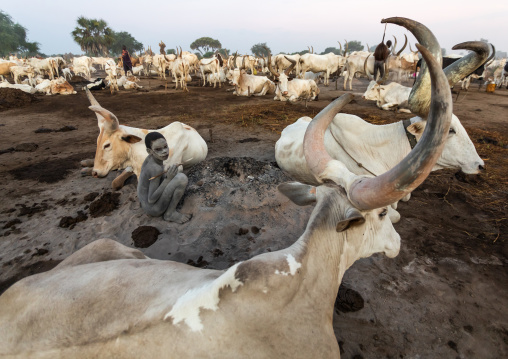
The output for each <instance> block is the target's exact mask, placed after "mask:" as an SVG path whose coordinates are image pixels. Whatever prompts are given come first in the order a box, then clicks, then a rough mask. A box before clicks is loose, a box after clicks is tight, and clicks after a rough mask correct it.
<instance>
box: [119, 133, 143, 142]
mask: <svg viewBox="0 0 508 359" xmlns="http://www.w3.org/2000/svg"><path fill="white" fill-rule="evenodd" d="M122 140H123V141H125V142H127V143H131V144H132V143H138V142H139V141H141V138H140V137H138V136H134V135H126V136H122Z"/></svg>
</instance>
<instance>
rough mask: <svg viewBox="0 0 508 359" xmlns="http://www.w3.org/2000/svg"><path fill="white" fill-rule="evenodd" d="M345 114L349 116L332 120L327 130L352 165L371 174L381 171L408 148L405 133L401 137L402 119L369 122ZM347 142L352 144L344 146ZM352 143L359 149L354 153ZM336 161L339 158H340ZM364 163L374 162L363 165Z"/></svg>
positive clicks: (393, 164)
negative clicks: (394, 121) (386, 122)
mask: <svg viewBox="0 0 508 359" xmlns="http://www.w3.org/2000/svg"><path fill="white" fill-rule="evenodd" d="M339 116H340V114H339ZM348 116H350V117H348V118H345V120H346V121H341V120H340V119H339V120H336V119H334V120H333V122H332V124H330V126H329V128H328V131H329V132H330V134H331V135H332V138H333V139H334V142H335V143H337V145H338V146H339V147H340V148H341V150H342V151H344V153H345V154H346V155H347V156H348V157H349V158H350V159H351V160H352V161H353V162H354V163H355V164H356V166H357V167H359V168H361V169H363V170H365V171H366V172H368V173H370V174H371V175H373V176H378V175H381V174H383V173H384V172H386V171H388V170H389V169H391V168H393V167H394V166H396V165H397V164H398V163H399V162H400V161H401V160H402V159H403V158H404V157H405V156H406V155H407V154H408V153H409V152H410V151H411V147H410V145H409V142H408V141H406V140H405V138H406V136H402V134H403V132H402V131H404V127H403V125H402V121H399V122H396V123H392V124H387V125H372V124H369V123H368V122H366V121H364V120H363V119H361V118H359V117H356V116H352V115H348ZM350 143H352V145H348V144H350ZM355 146H356V147H359V148H360V150H359V151H360V152H358V153H355V151H354V147H355ZM384 148H386V149H384ZM332 152H333V150H332ZM332 152H330V153H332ZM332 157H333V156H332ZM380 158H381V159H382V161H380ZM338 160H339V161H340V158H339V159H338ZM365 163H367V164H370V163H372V164H374V165H367V166H366V165H365ZM380 166H381V168H380ZM376 167H377V168H376ZM353 172H355V171H353ZM355 173H356V172H355Z"/></svg>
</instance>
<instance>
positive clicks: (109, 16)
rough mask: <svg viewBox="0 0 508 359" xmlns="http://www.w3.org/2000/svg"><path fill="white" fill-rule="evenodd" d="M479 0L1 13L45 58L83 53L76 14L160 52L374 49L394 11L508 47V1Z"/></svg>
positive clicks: (34, 5) (444, 33)
mask: <svg viewBox="0 0 508 359" xmlns="http://www.w3.org/2000/svg"><path fill="white" fill-rule="evenodd" d="M420 4H422V5H420ZM479 4H480V3H479V2H478V1H474V2H473V1H470V0H440V1H436V0H426V1H423V2H422V1H408V0H404V1H402V0H385V1H381V0H378V1H372V0H369V1H366V0H354V1H339V0H312V1H309V0H307V1H303V0H291V1H288V0H270V1H267V0H255V1H250V2H247V1H238V0H235V1H231V0H225V1H220V0H215V1H212V0H180V1H171V0H169V1H168V0H150V1H147V2H144V1H139V0H137V1H130V0H123V1H122V2H120V1H97V0H86V1H68V0H65V1H62V0H51V1H39V0H23V1H9V2H7V1H5V2H3V4H1V5H0V10H2V11H3V12H5V13H7V14H9V15H10V16H11V18H12V20H13V21H14V22H17V23H19V24H21V25H22V26H24V27H25V28H26V29H27V30H28V40H29V41H37V42H39V43H40V49H41V52H42V53H44V54H47V55H50V54H59V53H67V52H72V53H74V54H79V53H81V49H80V47H79V46H78V45H77V44H76V43H75V42H74V41H73V40H72V36H71V34H70V33H71V32H72V30H74V28H75V27H76V19H77V18H78V17H79V16H85V17H88V18H100V19H103V20H105V21H106V22H107V23H108V25H109V26H110V27H111V28H112V29H113V30H114V31H117V32H118V31H127V32H129V33H130V34H131V35H132V36H133V37H134V38H135V39H136V40H138V41H139V42H141V43H143V45H145V46H151V47H152V50H153V51H154V52H157V53H158V52H159V46H158V43H159V41H161V40H162V41H164V43H165V44H166V45H167V49H170V48H174V47H175V46H181V47H182V49H183V50H190V44H191V43H192V42H193V41H194V40H196V39H197V38H200V37H203V36H207V37H211V38H214V39H217V40H219V41H220V42H221V43H222V46H223V47H225V48H227V49H230V50H232V51H238V52H239V53H242V54H246V53H250V48H251V47H252V46H253V45H254V44H257V43H263V42H266V43H267V45H268V46H269V47H270V49H271V50H272V52H273V53H279V52H296V51H302V50H305V49H307V46H313V47H314V52H316V53H320V52H322V51H324V49H325V48H327V47H339V45H338V43H337V41H340V42H341V43H342V44H344V39H347V40H348V41H350V40H357V41H361V43H362V44H363V45H365V44H366V43H368V44H369V46H373V45H375V44H378V43H379V42H380V41H381V39H382V37H383V31H384V24H381V23H380V21H381V19H383V18H388V17H394V16H401V17H407V18H410V19H413V20H416V21H418V22H420V23H422V24H424V25H425V26H427V27H428V28H429V29H430V30H431V31H432V32H433V33H434V35H435V36H436V37H437V39H438V41H439V43H440V45H441V47H443V48H445V49H447V53H452V52H453V51H451V48H452V47H453V46H454V45H455V44H458V43H461V42H464V41H471V40H480V39H481V38H484V39H488V40H489V42H491V43H492V44H494V46H496V49H497V50H500V51H508V37H507V36H506V34H507V30H508V25H507V24H506V19H507V18H508V1H505V0H494V1H488V2H487V3H485V5H484V6H480V5H479ZM404 34H407V35H408V39H409V42H410V44H411V45H412V46H413V49H414V43H415V38H414V37H413V36H412V35H411V34H410V33H409V32H408V31H407V30H405V29H404V28H402V27H400V26H398V25H393V24H389V25H388V27H387V29H386V35H387V38H386V39H388V38H391V39H392V41H393V38H392V35H395V36H396V37H397V39H398V46H397V49H399V48H400V46H402V44H403V43H404Z"/></svg>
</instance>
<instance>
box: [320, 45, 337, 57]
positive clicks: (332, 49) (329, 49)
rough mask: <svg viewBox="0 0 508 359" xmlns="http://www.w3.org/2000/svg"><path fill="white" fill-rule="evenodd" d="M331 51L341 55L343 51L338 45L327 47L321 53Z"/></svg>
mask: <svg viewBox="0 0 508 359" xmlns="http://www.w3.org/2000/svg"><path fill="white" fill-rule="evenodd" d="M330 52H333V53H334V54H335V55H340V54H341V51H340V49H338V48H336V47H327V48H326V49H325V51H323V52H322V53H321V54H320V55H326V54H328V53H330Z"/></svg>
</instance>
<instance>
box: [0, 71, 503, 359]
mask: <svg viewBox="0 0 508 359" xmlns="http://www.w3.org/2000/svg"><path fill="white" fill-rule="evenodd" d="M341 80H342V79H340V80H339V90H335V83H333V84H332V85H331V86H330V87H328V88H326V87H324V86H323V85H320V88H321V90H322V93H321V95H320V98H319V101H316V102H312V103H308V104H307V107H306V106H305V104H304V103H299V104H296V105H291V104H284V103H281V102H274V101H273V100H272V97H271V96H265V97H262V98H258V97H253V98H244V97H242V98H240V97H236V96H233V95H232V94H231V92H227V91H226V88H230V87H229V86H226V87H223V88H221V89H219V88H217V89H213V88H210V87H207V88H201V87H199V86H197V82H193V83H191V84H190V86H189V89H190V92H189V93H182V92H180V91H175V90H174V89H173V88H172V87H173V86H172V84H171V83H170V84H169V85H170V86H169V87H170V89H168V90H166V89H165V82H162V81H159V80H157V79H142V81H141V85H143V86H144V89H145V90H148V91H126V90H122V91H121V92H120V93H118V94H116V95H111V94H110V93H109V91H102V92H99V93H95V96H96V98H97V100H98V101H99V103H100V104H101V105H102V106H103V107H105V108H107V109H108V110H110V111H112V112H113V113H115V114H116V115H117V117H118V118H119V120H120V122H121V123H122V124H125V125H129V126H135V127H142V128H154V129H155V128H159V127H163V126H165V125H167V124H168V123H170V122H172V121H175V120H178V121H182V122H184V123H186V124H189V125H191V126H193V127H194V128H196V129H197V130H198V132H199V133H200V134H201V136H202V137H203V138H204V139H205V140H206V142H207V144H208V148H209V152H208V157H207V160H206V161H205V162H202V163H201V164H199V165H197V166H195V167H194V168H192V169H190V170H189V171H188V173H187V174H188V176H189V187H188V190H187V192H186V194H185V197H184V201H183V204H182V205H181V211H182V212H186V213H193V215H194V217H193V219H192V220H191V221H190V222H189V223H187V224H184V225H177V224H171V223H166V222H164V221H163V220H162V219H158V218H155V219H154V218H150V217H147V216H146V215H144V214H143V213H142V211H141V209H140V206H139V203H138V202H137V196H136V193H135V184H130V185H127V186H125V187H124V188H122V189H121V190H119V191H117V192H112V190H111V187H110V184H111V181H112V179H114V178H115V176H116V175H117V173H116V172H113V173H110V175H109V176H108V177H106V178H103V179H94V178H91V177H81V176H80V165H79V161H80V160H83V159H87V158H92V157H93V156H94V152H95V145H96V138H97V135H98V127H97V121H96V117H95V115H94V113H93V112H91V111H90V110H89V109H88V106H89V103H88V101H87V98H86V96H85V94H84V92H82V91H78V94H76V95H72V96H40V95H37V96H25V95H20V96H14V95H12V94H3V93H0V97H1V96H2V95H3V96H4V97H2V99H0V111H1V112H0V174H1V177H2V181H3V183H2V186H1V189H0V195H1V198H2V201H1V202H0V268H1V270H0V293H1V292H2V291H4V290H5V289H7V288H8V287H9V286H10V285H12V284H13V283H14V282H15V281H17V280H19V279H21V278H23V277H25V276H27V275H31V274H35V273H38V272H42V271H46V270H49V269H51V268H53V267H54V266H55V265H56V264H58V263H59V262H60V261H61V260H63V259H64V258H66V257H67V256H69V255H70V254H71V253H73V252H74V251H76V250H78V249H79V248H82V247H83V246H84V245H86V244H87V243H90V242H91V241H93V240H95V239H98V238H104V237H106V238H112V239H115V240H117V241H119V242H121V243H123V244H125V245H129V246H137V247H139V248H140V250H142V251H143V252H144V253H145V254H147V255H148V256H150V257H153V258H160V259H171V260H175V261H179V262H183V263H188V264H190V265H194V266H198V267H206V268H217V269H224V268H227V267H229V266H230V265H231V264H232V263H235V262H237V261H241V260H245V259H247V258H250V257H252V256H254V255H256V254H259V253H264V252H266V251H273V250H278V249H281V248H285V247H287V246H289V245H290V244H291V243H293V242H294V241H295V240H296V239H297V238H298V237H299V235H300V234H301V233H302V232H303V230H304V227H305V225H306V222H307V220H308V217H309V214H310V212H311V210H312V208H308V207H297V206H296V205H294V204H292V203H291V202H289V200H287V199H286V198H285V197H283V196H282V195H280V194H279V193H278V192H277V190H276V186H277V184H279V183H281V182H284V181H287V180H289V177H287V175H285V174H284V173H282V172H281V171H280V169H278V167H277V165H276V163H275V158H274V144H275V142H276V141H277V139H278V138H279V136H280V131H281V130H282V129H283V128H284V127H285V126H287V125H289V124H291V123H293V122H294V121H295V120H296V119H298V118H299V117H301V116H304V115H307V116H313V115H315V114H316V113H317V112H319V110H321V109H322V108H323V107H325V106H326V105H327V104H328V103H329V102H330V101H331V100H332V99H333V98H336V97H337V96H340V95H341V94H343V93H344V91H341V90H340V88H341V82H342V81H341ZM76 86H77V87H78V90H79V85H76ZM353 86H354V90H353V93H355V94H357V95H358V96H356V97H355V100H354V101H353V103H352V104H349V105H348V106H347V107H346V108H345V111H344V112H347V113H352V114H356V115H359V116H361V117H362V118H364V119H365V120H366V121H369V122H371V123H374V124H385V123H391V122H395V121H400V120H402V119H406V118H410V117H412V116H411V115H409V114H397V113H394V112H387V111H381V110H379V109H378V108H376V106H375V104H374V103H373V102H368V101H365V100H362V98H361V93H362V92H363V91H364V90H365V89H366V87H367V81H366V80H363V79H355V80H354V84H353ZM477 87H478V84H477V83H476V84H473V85H472V87H471V90H470V91H469V92H468V93H465V92H461V93H459V94H457V93H455V94H454V96H453V97H454V100H456V102H455V103H454V113H455V114H456V115H457V116H458V117H459V119H460V120H461V121H462V123H463V125H464V126H465V127H466V129H467V131H468V133H469V135H470V137H471V139H472V140H473V142H474V143H475V146H476V148H477V151H478V153H479V154H480V156H481V157H482V158H484V159H485V161H486V167H487V170H486V171H485V172H484V173H482V174H480V175H473V176H467V175H464V174H461V173H459V172H457V171H456V170H445V171H438V172H434V173H432V174H431V175H430V177H429V178H428V179H427V180H426V181H425V182H424V183H423V184H422V185H421V186H420V187H419V188H418V189H417V190H415V191H414V192H413V197H412V199H411V200H410V201H409V202H408V203H401V204H400V205H399V210H400V213H401V215H402V220H401V221H400V223H398V224H396V225H395V228H396V229H397V231H398V232H399V233H400V235H401V238H402V246H401V252H400V254H399V256H398V257H397V258H395V259H389V258H386V257H384V256H383V255H375V256H373V257H371V258H367V259H362V260H360V261H358V262H356V263H355V264H354V265H353V267H351V268H350V269H349V270H348V271H347V272H346V275H345V277H344V280H343V283H344V284H345V285H346V287H347V288H349V289H351V290H352V291H347V290H345V289H344V292H345V294H344V293H342V294H344V297H346V298H347V300H349V304H348V302H347V300H346V303H342V305H339V306H338V307H337V310H336V313H335V316H334V323H333V324H334V328H335V332H336V335H337V340H338V342H339V344H340V346H341V349H342V351H343V355H342V357H343V358H382V357H387V358H506V357H508V314H507V313H508V312H507V308H508V286H507V283H508V273H507V266H508V247H507V242H508V241H507V238H508V224H507V223H508V222H507V215H508V213H507V199H508V181H507V179H506V173H507V169H508V161H507V154H508V149H507V145H508V135H507V133H508V90H504V89H502V90H497V91H496V92H495V93H493V94H487V93H486V92H484V91H483V90H482V91H480V92H478V91H477ZM457 97H458V100H457ZM351 310H353V311H351Z"/></svg>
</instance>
